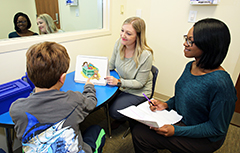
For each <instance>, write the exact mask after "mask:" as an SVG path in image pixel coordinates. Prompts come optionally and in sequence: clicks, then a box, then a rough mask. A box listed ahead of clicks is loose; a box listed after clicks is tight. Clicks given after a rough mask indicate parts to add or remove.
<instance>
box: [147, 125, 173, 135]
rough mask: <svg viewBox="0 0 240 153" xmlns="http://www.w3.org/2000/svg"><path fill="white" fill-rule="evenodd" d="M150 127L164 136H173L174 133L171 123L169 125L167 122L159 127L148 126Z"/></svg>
mask: <svg viewBox="0 0 240 153" xmlns="http://www.w3.org/2000/svg"><path fill="white" fill-rule="evenodd" d="M150 129H152V130H155V131H156V133H158V134H161V135H163V136H165V137H171V136H173V135H174V131H175V129H174V126H173V125H169V124H166V125H163V126H162V127H160V128H156V127H150Z"/></svg>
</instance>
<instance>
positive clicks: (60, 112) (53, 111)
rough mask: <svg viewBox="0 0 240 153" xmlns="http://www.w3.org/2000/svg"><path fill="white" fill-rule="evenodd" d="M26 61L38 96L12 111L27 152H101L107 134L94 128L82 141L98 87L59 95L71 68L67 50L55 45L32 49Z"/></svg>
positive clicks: (23, 100) (17, 104)
mask: <svg viewBox="0 0 240 153" xmlns="http://www.w3.org/2000/svg"><path fill="white" fill-rule="evenodd" d="M26 57H27V74H28V77H29V78H30V80H31V81H32V82H33V84H34V85H35V92H34V93H33V94H31V95H30V96H29V97H28V98H21V99H18V100H17V101H15V102H14V103H13V104H12V105H11V107H10V115H11V117H12V120H13V122H14V123H15V127H14V128H15V130H16V134H17V138H18V139H20V140H21V142H22V146H23V150H24V152H25V153H26V152H39V153H40V152H41V153H42V152H73V153H76V152H80V153H85V152H87V153H91V152H95V151H97V152H101V151H102V147H103V145H104V143H105V132H104V130H103V129H102V128H101V127H99V126H92V127H89V129H87V130H86V132H85V134H84V135H83V137H82V135H81V131H80V129H79V123H81V122H82V121H83V120H84V118H85V117H86V116H87V115H88V114H89V112H91V111H92V110H93V109H94V108H95V106H96V104H97V98H96V90H95V88H94V85H93V84H92V83H91V82H90V81H89V80H88V81H87V83H86V84H85V86H84V91H83V93H82V94H81V93H80V92H73V91H67V92H62V91H59V90H60V88H61V87H62V86H63V84H64V81H65V78H66V72H67V70H68V68H69V62H70V58H69V56H68V53H67V50H66V49H65V48H64V47H63V46H62V45H60V44H57V43H55V42H43V43H40V44H36V45H33V46H31V47H30V48H29V49H28V51H27V53H26ZM96 142H97V143H96ZM99 142H100V143H99Z"/></svg>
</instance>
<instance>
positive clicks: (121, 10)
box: [120, 5, 124, 14]
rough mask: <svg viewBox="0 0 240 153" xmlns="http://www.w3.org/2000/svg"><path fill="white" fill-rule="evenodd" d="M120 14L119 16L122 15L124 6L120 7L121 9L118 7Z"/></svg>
mask: <svg viewBox="0 0 240 153" xmlns="http://www.w3.org/2000/svg"><path fill="white" fill-rule="evenodd" d="M120 13H121V14H123V13H124V5H121V7H120Z"/></svg>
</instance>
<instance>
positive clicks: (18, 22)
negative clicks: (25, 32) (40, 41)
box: [17, 21, 27, 24]
mask: <svg viewBox="0 0 240 153" xmlns="http://www.w3.org/2000/svg"><path fill="white" fill-rule="evenodd" d="M26 22H27V21H17V24H20V23H22V24H24V23H26Z"/></svg>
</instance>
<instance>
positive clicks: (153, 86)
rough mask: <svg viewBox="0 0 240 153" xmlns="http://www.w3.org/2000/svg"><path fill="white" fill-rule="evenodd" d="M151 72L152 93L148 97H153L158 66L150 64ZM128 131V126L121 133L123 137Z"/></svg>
mask: <svg viewBox="0 0 240 153" xmlns="http://www.w3.org/2000/svg"><path fill="white" fill-rule="evenodd" d="M151 71H152V74H153V79H152V94H151V96H150V97H149V99H151V98H152V97H153V94H154V91H155V85H156V81H157V76H158V72H159V71H158V68H157V67H155V66H153V65H152V69H151ZM129 132H130V127H129V128H128V129H127V131H126V132H125V133H124V134H123V137H122V138H123V139H124V138H125V137H126V136H127V135H128V133H129Z"/></svg>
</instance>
